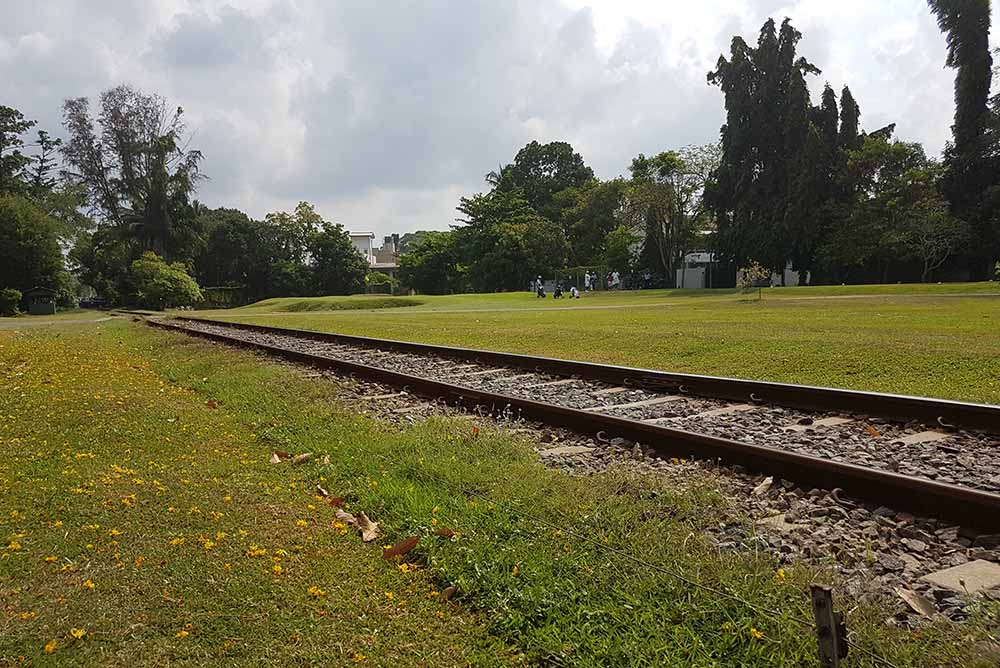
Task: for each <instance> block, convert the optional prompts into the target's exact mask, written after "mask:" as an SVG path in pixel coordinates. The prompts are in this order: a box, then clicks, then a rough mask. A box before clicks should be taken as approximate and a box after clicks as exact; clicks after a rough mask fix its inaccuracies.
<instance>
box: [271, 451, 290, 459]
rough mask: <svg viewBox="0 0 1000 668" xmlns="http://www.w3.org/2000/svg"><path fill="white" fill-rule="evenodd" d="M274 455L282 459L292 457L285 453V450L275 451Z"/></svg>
mask: <svg viewBox="0 0 1000 668" xmlns="http://www.w3.org/2000/svg"><path fill="white" fill-rule="evenodd" d="M274 454H276V455H278V456H279V457H281V458H282V459H288V458H289V457H291V455H290V454H288V453H287V452H285V451H284V450H275V451H274Z"/></svg>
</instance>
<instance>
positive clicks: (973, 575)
mask: <svg viewBox="0 0 1000 668" xmlns="http://www.w3.org/2000/svg"><path fill="white" fill-rule="evenodd" d="M923 579H924V580H926V581H927V582H930V583H931V584H934V585H937V586H938V587H944V588H945V589H951V590H953V591H968V592H969V593H970V594H975V593H976V592H978V591H982V590H984V589H993V588H995V587H1000V565H998V564H994V563H992V562H989V561H984V560H982V559H977V560H975V561H969V562H967V563H964V564H962V565H960V566H952V567H951V568H946V569H944V570H941V571H935V572H934V573H930V574H928V575H925V576H924V577H923Z"/></svg>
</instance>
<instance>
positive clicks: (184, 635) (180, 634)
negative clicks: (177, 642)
mask: <svg viewBox="0 0 1000 668" xmlns="http://www.w3.org/2000/svg"><path fill="white" fill-rule="evenodd" d="M189 635H191V633H190V631H184V630H180V631H178V632H177V633H175V634H174V636H175V637H177V638H187V637H188V636H189Z"/></svg>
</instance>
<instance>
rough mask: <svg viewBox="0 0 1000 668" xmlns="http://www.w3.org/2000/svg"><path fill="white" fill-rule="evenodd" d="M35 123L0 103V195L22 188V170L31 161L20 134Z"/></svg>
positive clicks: (18, 190)
mask: <svg viewBox="0 0 1000 668" xmlns="http://www.w3.org/2000/svg"><path fill="white" fill-rule="evenodd" d="M34 125H35V121H29V120H25V118H24V114H22V113H21V112H20V111H18V110H17V109H14V108H12V107H5V106H3V105H0V195H4V194H7V193H16V192H20V191H21V190H23V188H24V182H23V180H22V178H21V177H22V170H23V169H24V168H25V167H26V166H27V165H28V163H30V162H31V158H30V157H28V156H26V155H24V154H23V153H22V152H21V149H22V148H24V140H23V139H21V135H22V134H24V133H25V132H27V131H28V130H30V129H31V128H32V126H34Z"/></svg>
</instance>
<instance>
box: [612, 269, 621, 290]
mask: <svg viewBox="0 0 1000 668" xmlns="http://www.w3.org/2000/svg"><path fill="white" fill-rule="evenodd" d="M621 284H622V275H621V274H619V273H618V271H617V270H616V271H614V272H613V273H612V274H611V286H612V287H613V288H616V289H618V288H620V287H621Z"/></svg>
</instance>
